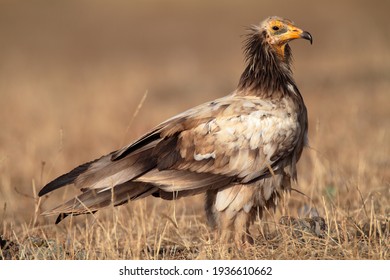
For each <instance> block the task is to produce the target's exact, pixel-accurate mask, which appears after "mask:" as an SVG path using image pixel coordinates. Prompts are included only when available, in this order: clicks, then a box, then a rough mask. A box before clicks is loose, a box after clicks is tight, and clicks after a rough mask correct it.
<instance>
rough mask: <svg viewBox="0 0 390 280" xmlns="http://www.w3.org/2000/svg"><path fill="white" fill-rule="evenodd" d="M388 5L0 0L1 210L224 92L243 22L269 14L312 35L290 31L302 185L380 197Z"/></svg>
mask: <svg viewBox="0 0 390 280" xmlns="http://www.w3.org/2000/svg"><path fill="white" fill-rule="evenodd" d="M389 10H390V2H389V1H375V0H374V1H260V0H257V1H222V0H217V1H195V0H188V1H179V0H168V1H156V0H148V1H140V0H132V1H125V0H113V1H101V0H77V1H76V0H68V1H50V0H34V1H27V0H25V1H21V0H12V1H6V0H0V128H1V130H0V217H1V219H7V220H9V221H14V222H15V223H16V224H20V223H24V222H29V221H30V220H31V219H32V218H33V216H34V214H33V212H34V205H35V203H36V192H37V191H38V190H39V189H40V188H41V187H42V186H43V185H44V184H45V183H47V182H48V181H50V180H52V179H54V178H55V177H57V176H59V175H61V174H63V173H65V172H67V171H68V170H69V169H70V168H72V167H74V166H77V165H79V164H81V163H83V162H86V161H90V160H92V159H95V158H97V157H100V156H101V155H103V154H106V153H108V152H110V151H112V150H115V149H117V148H119V147H121V146H123V145H125V144H127V143H129V142H130V141H132V140H134V139H135V138H137V137H139V136H140V135H142V134H143V133H144V132H146V131H147V130H148V129H150V128H152V127H153V126H155V125H157V124H158V123H160V122H161V121H163V120H165V119H166V118H168V117H170V116H172V115H174V114H176V113H179V112H181V111H183V110H185V109H188V108H190V107H192V106H195V105H198V104H200V103H202V102H205V101H208V100H212V99H215V98H218V97H221V96H224V95H227V94H229V93H230V92H232V91H233V90H234V89H235V86H236V85H237V82H238V79H239V76H240V74H241V71H242V70H243V68H244V61H243V55H242V41H243V39H244V37H243V35H245V28H246V27H248V26H250V25H251V24H258V23H260V21H262V20H263V19H264V18H266V17H268V16H270V15H279V16H282V17H286V18H289V19H291V20H293V21H294V22H295V23H296V24H297V25H298V26H299V27H301V28H302V29H304V30H307V31H309V32H310V33H311V34H312V35H313V38H314V43H313V45H310V44H309V43H308V42H307V41H303V40H298V41H294V42H292V43H291V47H292V49H293V54H294V66H293V69H294V75H295V79H296V82H297V84H298V87H299V88H300V91H301V93H302V95H303V96H304V99H305V101H306V104H307V107H308V110H309V118H310V141H311V144H310V145H311V147H312V148H313V149H309V151H306V152H305V156H304V157H303V158H302V160H301V162H300V163H299V168H300V175H299V176H300V184H301V185H300V186H301V190H303V191H305V193H306V194H307V195H309V196H310V195H312V194H313V192H314V193H316V194H319V195H318V197H321V195H322V194H324V193H325V192H328V193H331V194H332V193H333V194H332V195H334V196H335V197H339V198H340V197H342V198H345V197H346V198H348V192H349V191H350V190H351V188H352V189H353V188H355V187H358V188H359V189H360V190H361V192H362V196H363V197H364V198H366V197H368V196H369V195H372V194H373V193H375V192H376V191H377V193H379V194H380V196H381V197H382V198H378V199H383V198H384V197H385V198H386V197H387V199H388V197H389V181H390V172H389V169H390V158H389V155H390V135H389V132H390V19H389V16H388V11H389ZM146 93H147V95H145V94H146ZM142 100H144V101H142ZM141 101H142V102H141ZM138 107H140V109H139V112H138V113H137V114H136V116H135V117H133V116H134V114H135V112H137V108H138ZM313 154H314V156H313ZM345 194H346V195H345ZM356 199H357V197H356V195H355V194H354V195H352V196H351V197H350V201H349V202H346V205H347V206H346V207H349V206H348V205H352V208H353V200H356ZM187 201H189V200H187ZM194 201H195V200H194ZM387 201H389V200H387ZM198 202H199V209H201V208H202V207H203V206H202V203H203V200H202V199H201V200H197V201H195V204H196V203H198ZM50 203H52V204H53V203H54V204H56V203H58V200H57V201H51V202H49V201H47V202H46V201H44V203H43V205H42V208H43V209H47V208H50V206H51V205H52V204H50ZM385 205H386V204H385ZM194 207H198V206H194ZM385 211H389V212H388V213H390V210H389V207H388V203H387V208H386V207H385Z"/></svg>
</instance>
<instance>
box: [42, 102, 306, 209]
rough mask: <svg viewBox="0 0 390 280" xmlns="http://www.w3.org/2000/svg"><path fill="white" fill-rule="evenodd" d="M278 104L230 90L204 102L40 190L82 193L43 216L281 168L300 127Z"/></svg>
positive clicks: (177, 192)
mask: <svg viewBox="0 0 390 280" xmlns="http://www.w3.org/2000/svg"><path fill="white" fill-rule="evenodd" d="M282 105H283V104H282ZM282 105H281V104H277V103H273V102H270V101H262V100H257V99H256V98H251V97H242V96H241V97H239V96H233V95H232V96H228V97H225V98H222V99H218V100H216V101H213V102H210V103H206V104H203V105H201V106H198V107H195V108H193V109H191V110H188V111H186V112H184V113H182V114H180V115H177V116H176V117H174V118H172V119H169V120H168V121H166V122H164V123H162V124H161V125H159V126H157V127H156V128H155V129H154V130H152V131H151V132H150V133H148V134H146V135H145V136H143V137H141V138H140V139H139V140H137V141H135V142H134V143H132V144H131V145H129V146H127V147H125V148H123V149H121V150H119V151H116V152H113V153H111V154H109V155H106V156H104V157H102V158H100V159H98V160H95V161H92V162H89V163H86V164H84V165H81V166H79V167H77V168H75V169H74V170H72V171H71V172H69V173H67V174H65V175H62V176H60V177H59V178H57V179H55V180H54V181H52V182H50V183H49V184H47V185H46V186H45V187H44V188H43V189H42V190H41V191H40V192H39V195H40V196H42V195H44V194H46V193H48V192H50V191H52V190H55V189H57V188H60V187H62V186H65V185H68V184H72V183H73V184H74V185H75V186H76V187H78V188H80V189H81V190H82V192H83V194H81V195H80V196H78V197H76V198H75V199H72V200H70V201H68V202H66V203H65V204H63V205H60V206H59V207H57V208H55V209H53V210H52V211H48V212H47V214H55V213H62V212H65V213H86V212H90V211H95V210H97V209H99V208H101V207H104V206H107V205H109V204H110V203H113V204H114V205H120V204H123V203H125V202H127V201H128V200H132V199H137V198H141V197H145V196H147V195H150V194H153V195H156V196H160V197H162V198H165V199H172V198H174V197H180V196H186V195H193V194H198V193H201V192H205V191H207V190H209V189H210V188H223V187H225V186H227V185H229V184H230V183H231V182H232V181H238V182H243V183H246V182H249V181H251V180H253V179H256V178H258V177H261V176H263V175H264V174H267V173H269V172H270V170H269V169H270V168H273V169H274V170H276V169H278V168H281V167H283V166H279V165H278V163H279V162H280V161H281V160H282V159H283V158H285V157H286V156H288V155H289V154H290V153H291V151H292V150H293V149H294V148H295V145H296V143H297V140H298V135H299V134H300V130H301V128H300V127H299V124H298V122H297V116H296V115H294V114H289V113H286V110H285V108H284V109H283V110H282V109H281V107H280V106H282ZM287 111H288V110H287Z"/></svg>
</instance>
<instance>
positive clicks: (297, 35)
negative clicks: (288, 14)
mask: <svg viewBox="0 0 390 280" xmlns="http://www.w3.org/2000/svg"><path fill="white" fill-rule="evenodd" d="M265 25H266V30H267V35H268V36H267V41H268V43H269V44H270V45H271V46H273V47H274V49H275V50H276V52H277V54H278V55H279V56H280V57H281V58H282V59H283V58H284V50H285V46H286V44H287V43H288V42H289V41H291V40H294V39H306V40H309V41H310V43H312V42H313V38H312V36H311V35H310V33H309V32H307V31H303V30H302V29H300V28H299V27H297V26H295V25H294V24H293V23H292V22H290V21H287V20H283V21H282V20H279V19H272V18H271V19H269V20H268V21H266V22H265Z"/></svg>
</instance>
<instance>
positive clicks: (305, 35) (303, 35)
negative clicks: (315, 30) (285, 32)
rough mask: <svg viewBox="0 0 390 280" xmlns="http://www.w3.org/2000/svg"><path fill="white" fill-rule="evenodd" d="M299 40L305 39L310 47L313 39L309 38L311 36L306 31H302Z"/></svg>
mask: <svg viewBox="0 0 390 280" xmlns="http://www.w3.org/2000/svg"><path fill="white" fill-rule="evenodd" d="M301 38H302V39H306V40H309V41H310V44H311V45H312V44H313V37H312V36H311V34H310V33H309V32H307V31H303V32H302V33H301Z"/></svg>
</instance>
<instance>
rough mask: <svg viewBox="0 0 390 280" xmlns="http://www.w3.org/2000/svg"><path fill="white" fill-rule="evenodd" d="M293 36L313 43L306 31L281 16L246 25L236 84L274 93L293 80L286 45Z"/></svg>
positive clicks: (287, 46)
mask: <svg viewBox="0 0 390 280" xmlns="http://www.w3.org/2000/svg"><path fill="white" fill-rule="evenodd" d="M294 39H306V40H309V41H310V43H313V37H312V36H311V34H310V33H309V32H307V31H303V30H302V29H301V28H299V27H297V26H296V25H295V24H294V23H293V22H292V21H290V20H288V19H284V18H281V17H276V16H273V17H268V18H266V19H265V20H264V21H262V22H261V23H260V24H259V25H254V26H252V27H250V28H249V32H248V34H247V37H246V40H245V45H244V54H245V61H246V68H245V71H244V72H243V74H242V76H241V78H240V82H239V86H238V88H239V89H241V90H244V91H245V90H246V89H251V90H256V89H257V90H259V91H261V92H264V93H274V92H276V91H281V92H283V91H284V89H285V87H284V85H287V84H294V81H293V79H292V73H291V68H290V65H291V57H292V55H291V48H290V46H289V45H288V43H289V42H290V41H292V40H294Z"/></svg>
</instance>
